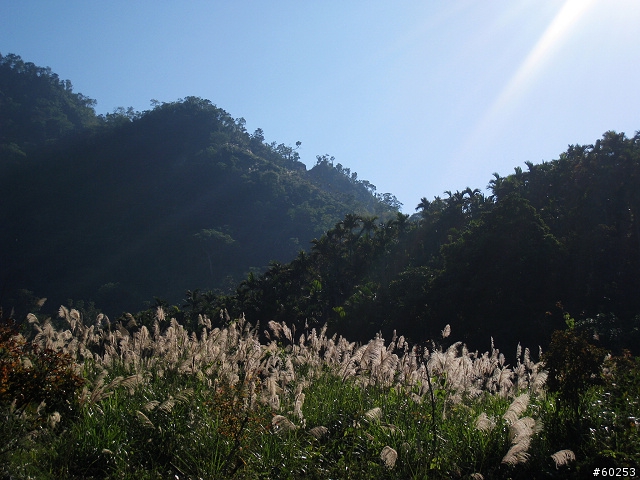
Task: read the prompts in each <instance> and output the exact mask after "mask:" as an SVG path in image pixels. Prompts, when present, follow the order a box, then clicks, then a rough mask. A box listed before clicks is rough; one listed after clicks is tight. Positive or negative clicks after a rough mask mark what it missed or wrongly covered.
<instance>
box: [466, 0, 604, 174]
mask: <svg viewBox="0 0 640 480" xmlns="http://www.w3.org/2000/svg"><path fill="white" fill-rule="evenodd" d="M594 3H595V0H566V1H565V3H564V5H563V6H562V7H561V8H560V10H559V11H558V13H557V14H556V15H555V17H554V18H553V20H552V21H551V23H550V24H549V26H548V27H547V28H546V30H545V31H544V33H543V34H542V35H541V36H540V39H539V40H538V41H537V42H536V44H535V45H534V47H533V48H532V49H531V51H530V52H529V54H528V55H527V56H526V57H525V59H524V60H523V62H522V63H521V64H520V66H519V67H518V69H517V70H516V71H515V73H514V74H513V75H512V76H511V78H510V79H509V80H508V82H507V83H506V85H505V87H504V88H503V89H502V90H501V91H500V93H499V94H498V95H497V97H496V99H495V100H494V101H493V102H492V103H491V106H490V107H489V108H488V109H487V111H486V113H485V114H484V115H483V116H482V117H481V119H480V120H479V121H478V123H477V124H476V127H475V128H474V129H473V130H472V132H471V134H470V135H469V136H468V138H467V140H466V141H465V142H463V144H462V146H461V148H460V149H459V151H458V154H457V155H455V158H465V157H466V156H468V154H469V153H470V152H471V151H473V150H475V149H476V148H477V146H478V144H480V143H485V144H486V143H487V142H489V141H490V140H492V139H493V137H494V136H495V135H496V134H497V132H499V131H501V130H502V129H501V125H503V124H504V122H506V121H507V119H508V117H509V114H510V112H511V111H513V109H514V107H515V105H516V103H517V101H518V99H519V98H521V97H522V96H523V94H524V93H525V92H526V90H527V89H528V88H529V87H530V86H531V85H532V84H533V82H534V81H535V79H536V77H537V76H539V75H540V73H541V72H542V71H543V69H544V65H545V63H547V62H548V61H549V60H550V58H551V57H552V56H553V53H554V51H556V50H557V49H558V48H559V47H560V46H561V45H562V43H563V42H564V41H565V40H566V39H567V38H568V37H569V34H570V33H571V32H572V31H573V30H575V27H576V26H577V25H578V23H579V20H580V19H581V18H582V17H583V16H584V14H585V13H586V12H587V11H588V10H589V9H590V8H591V7H592V6H593V4H594ZM454 163H455V162H454Z"/></svg>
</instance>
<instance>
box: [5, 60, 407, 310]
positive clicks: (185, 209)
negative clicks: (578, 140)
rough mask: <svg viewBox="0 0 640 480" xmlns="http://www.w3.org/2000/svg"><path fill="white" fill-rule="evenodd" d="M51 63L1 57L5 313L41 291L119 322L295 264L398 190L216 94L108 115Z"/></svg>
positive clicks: (383, 208) (389, 208) (389, 202)
mask: <svg viewBox="0 0 640 480" xmlns="http://www.w3.org/2000/svg"><path fill="white" fill-rule="evenodd" d="M94 105H95V101H93V100H91V99H89V98H88V97H85V96H84V95H82V94H78V93H74V92H73V87H72V85H71V83H70V82H69V81H68V80H65V81H62V80H60V79H59V78H58V76H57V75H56V74H55V73H53V72H52V71H51V70H50V69H49V68H42V67H38V66H36V65H34V64H32V63H28V62H24V61H23V60H22V59H21V58H20V57H19V56H17V55H6V56H1V55H0V178H1V179H2V191H3V195H2V198H3V200H2V202H0V225H1V226H2V228H1V229H0V305H2V306H4V307H5V309H8V308H10V307H12V306H14V305H21V304H24V303H25V301H26V300H28V298H25V297H29V296H30V295H31V294H30V293H28V292H26V291H30V292H33V294H34V295H35V296H42V297H45V296H46V297H49V299H50V303H53V304H54V305H56V304H59V303H66V302H67V299H69V298H71V299H75V300H79V299H83V300H85V301H86V300H94V301H95V302H96V304H97V305H98V307H100V308H102V309H104V310H106V311H108V312H110V313H111V314H112V315H113V314H117V313H119V312H121V311H123V310H134V311H135V310H139V309H140V308H143V305H144V304H143V301H149V300H150V301H153V298H154V296H157V297H160V298H163V299H166V300H168V301H171V302H179V301H180V300H181V299H182V298H184V295H185V291H186V290H187V289H197V288H200V289H225V288H228V287H229V286H230V285H235V284H236V283H237V282H239V281H240V280H241V279H242V278H246V275H247V274H248V272H249V271H252V270H256V271H261V270H263V269H264V268H266V266H267V265H268V264H269V262H270V261H272V260H277V261H283V262H284V261H289V260H291V259H293V258H294V257H295V255H296V254H297V253H298V251H299V250H300V249H308V248H309V246H310V243H309V242H310V240H312V239H313V238H315V237H320V236H321V235H322V233H323V232H324V231H326V230H328V229H329V228H331V227H332V226H333V225H334V224H335V223H336V222H337V221H339V220H340V219H341V218H342V217H343V216H344V215H345V214H347V213H354V212H356V213H359V214H366V215H378V216H380V217H382V218H384V217H385V216H390V215H394V214H395V208H397V206H398V204H397V201H396V200H395V197H393V196H392V195H389V194H378V193H376V192H375V186H373V185H372V184H370V183H369V182H366V181H362V180H359V179H358V178H357V175H356V174H355V173H351V172H350V171H349V170H348V169H346V168H343V167H342V166H341V165H339V164H338V165H334V162H333V159H329V157H328V156H326V155H325V156H319V157H318V161H317V164H316V166H315V167H314V168H312V169H310V170H309V171H307V169H306V167H305V165H304V164H303V163H301V162H300V157H299V155H298V152H297V151H296V149H297V146H299V145H296V147H292V146H287V145H284V144H276V143H275V142H273V143H267V142H266V141H265V139H264V134H263V132H262V130H260V129H258V130H256V131H255V132H254V133H253V134H250V133H248V132H247V131H246V128H245V121H244V119H242V118H240V119H234V118H232V117H231V116H230V115H229V114H228V113H227V112H225V111H224V110H222V109H221V108H218V107H216V106H215V105H214V104H212V103H211V102H210V101H208V100H204V99H201V98H195V97H187V98H185V99H184V100H180V101H176V102H172V103H158V104H156V105H155V106H154V108H153V109H152V110H150V111H145V112H134V111H133V110H132V109H129V110H125V109H120V110H118V111H116V112H114V113H113V114H107V115H105V116H98V115H96V113H95V111H94V108H93V107H94Z"/></svg>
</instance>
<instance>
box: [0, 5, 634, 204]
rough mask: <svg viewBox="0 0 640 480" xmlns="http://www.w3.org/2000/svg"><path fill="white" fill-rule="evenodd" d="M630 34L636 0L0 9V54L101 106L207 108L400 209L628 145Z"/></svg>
mask: <svg viewBox="0 0 640 480" xmlns="http://www.w3.org/2000/svg"><path fill="white" fill-rule="evenodd" d="M638 25H640V1H639V0H565V1H561V0H492V1H491V2H478V1H475V0H451V1H439V2H437V1H428V2H425V1H422V0H415V1H411V0H407V1H403V2H388V1H385V0H367V1H352V2H343V1H337V0H323V1H316V2H313V1H308V2H307V1H302V2H301V1H297V0H286V1H284V0H283V1H273V2H262V1H211V0H190V1H186V2H172V1H168V0H137V1H131V0H110V1H109V2H88V1H86V0H65V1H64V2H63V1H58V2H56V1H51V0H25V1H21V2H13V1H9V0H0V53H2V54H3V55H4V54H7V53H16V54H18V55H20V56H22V58H23V59H24V60H25V61H31V62H33V63H35V64H37V65H40V66H49V67H51V68H52V69H53V71H55V72H56V73H58V74H59V75H60V77H61V78H63V79H69V80H71V82H72V83H73V85H74V90H75V91H77V92H81V93H83V94H84V95H87V96H89V97H91V98H95V99H96V100H97V101H98V106H97V110H98V112H99V113H106V112H110V111H113V109H114V108H116V107H119V106H123V107H129V106H132V107H134V108H135V109H136V110H146V109H149V108H151V107H150V101H151V99H157V100H159V101H165V102H170V101H174V100H177V99H179V98H184V97H186V96H190V95H194V96H199V97H203V98H207V99H209V100H211V101H212V102H213V103H215V104H216V105H218V106H219V107H221V108H224V109H225V110H226V111H228V112H229V113H230V114H231V115H233V116H234V117H244V118H246V120H247V128H248V130H249V131H251V132H252V131H253V130H255V129H256V128H262V129H263V130H264V133H265V137H266V140H267V141H277V142H278V143H285V144H289V145H292V146H293V145H294V144H295V142H296V141H298V140H300V141H301V142H302V147H301V149H300V154H301V156H302V160H303V161H304V162H305V163H306V164H307V166H308V167H311V166H313V165H314V164H315V157H316V155H320V154H324V153H328V154H330V155H334V156H335V157H336V161H337V162H340V163H342V165H344V166H345V167H349V168H351V170H352V171H356V172H358V176H359V178H362V179H366V180H369V181H370V182H372V183H373V184H375V185H377V187H378V191H379V192H381V193H383V192H391V193H393V194H394V195H396V196H397V197H398V199H399V200H400V201H401V202H403V203H404V211H405V212H406V213H412V212H413V211H414V208H415V206H416V205H417V204H418V203H419V201H420V198H421V197H427V198H428V199H432V198H433V197H434V196H436V195H442V194H443V192H444V191H445V190H452V191H455V190H461V189H464V188H465V187H467V186H469V187H471V188H481V189H484V188H485V187H486V185H487V183H488V182H489V180H490V179H491V178H492V174H493V172H497V173H500V174H501V175H507V174H509V173H512V172H513V168H514V167H517V166H521V167H524V162H525V161H531V162H533V163H540V162H542V161H543V160H546V161H550V160H553V159H555V158H557V157H558V155H559V154H560V153H561V152H563V151H564V150H566V148H567V145H568V144H589V143H593V142H595V140H596V139H598V138H599V137H600V136H601V135H602V134H603V133H604V132H605V131H607V130H616V131H619V132H625V133H627V135H629V136H631V135H634V134H635V132H636V131H637V130H640V89H639V88H638V85H640V68H639V67H638V65H639V64H640V62H639V61H640V28H638ZM524 168H526V167H524Z"/></svg>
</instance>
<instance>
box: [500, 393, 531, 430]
mask: <svg viewBox="0 0 640 480" xmlns="http://www.w3.org/2000/svg"><path fill="white" fill-rule="evenodd" d="M528 406H529V394H527V393H523V394H521V395H519V396H518V397H516V399H515V400H514V401H513V402H512V403H511V405H510V406H509V408H508V409H507V411H506V412H505V414H504V415H503V417H502V418H504V419H505V420H506V421H507V422H508V423H509V424H510V425H513V424H514V423H516V421H517V420H518V418H520V415H522V413H523V412H524V411H525V410H526V409H527V407H528Z"/></svg>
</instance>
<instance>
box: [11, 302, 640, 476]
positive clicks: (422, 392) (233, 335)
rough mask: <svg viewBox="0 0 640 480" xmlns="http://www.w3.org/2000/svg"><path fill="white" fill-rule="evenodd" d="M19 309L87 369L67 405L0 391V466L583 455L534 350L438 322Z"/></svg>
mask: <svg viewBox="0 0 640 480" xmlns="http://www.w3.org/2000/svg"><path fill="white" fill-rule="evenodd" d="M28 320H29V321H28V322H25V324H24V326H25V328H28V330H24V331H22V332H21V334H20V339H21V340H20V341H21V342H22V343H20V345H22V346H23V347H24V346H30V347H29V348H30V349H31V350H29V352H31V353H29V355H32V356H33V354H34V353H33V352H36V353H37V352H44V351H48V352H57V354H59V355H62V356H64V358H65V359H68V365H67V366H68V369H67V370H64V371H62V370H61V372H62V373H59V374H58V375H59V376H64V375H69V376H71V377H72V378H76V376H77V378H80V379H82V381H81V382H80V383H77V384H74V385H76V386H75V387H74V388H73V391H69V389H66V390H64V391H63V392H64V394H65V395H66V396H65V397H64V398H65V400H64V404H61V403H60V402H58V403H57V404H55V402H54V398H53V396H54V393H55V395H57V397H56V399H58V400H59V398H60V392H61V390H59V389H58V390H51V392H52V393H51V397H52V399H51V401H50V402H49V403H50V404H51V405H54V404H55V405H58V404H61V405H62V407H64V408H58V409H56V410H53V409H52V408H51V405H50V406H49V408H46V405H47V403H48V400H47V399H46V398H45V399H43V400H42V401H41V402H40V403H39V404H38V405H29V402H26V401H25V402H22V403H20V401H19V400H18V401H16V399H11V401H9V397H8V396H7V395H5V397H0V398H5V401H4V403H1V404H0V407H1V408H2V411H1V414H2V416H3V417H4V419H3V420H4V422H3V426H2V427H0V438H9V437H7V435H10V438H11V441H8V440H0V472H1V473H2V474H3V475H4V478H25V479H27V478H38V479H40V478H43V479H48V478H51V479H53V478H56V479H57V478H70V479H73V478H77V479H80V478H83V479H86V478H92V479H107V478H119V479H122V478H124V479H129V478H130V479H134V478H135V479H140V478H143V479H144V478H149V479H151V478H154V479H156V478H167V479H219V478H242V479H278V478H286V479H296V478H317V479H328V478H334V479H338V478H345V479H347V478H349V479H353V478H367V479H368V478H380V479H395V478H397V479H407V478H415V479H422V478H436V479H438V478H442V479H444V478H447V479H450V478H474V479H490V478H580V477H579V476H576V475H579V474H580V472H579V470H580V468H579V466H580V464H581V463H580V462H582V463H584V462H585V461H586V460H585V459H584V458H580V452H574V451H573V450H572V449H571V447H572V446H571V445H568V444H558V442H563V441H564V440H565V439H566V438H570V436H569V435H565V436H564V437H563V436H562V435H558V433H559V432H561V431H564V430H562V428H565V427H563V425H562V412H561V409H560V407H559V405H561V404H559V403H558V402H557V398H555V397H554V395H553V394H552V393H550V392H548V391H547V390H546V387H545V384H546V380H547V375H548V373H547V371H546V370H545V366H544V365H543V363H542V362H541V361H540V359H539V358H538V359H537V360H534V359H533V358H532V355H531V353H530V351H529V349H527V348H524V349H522V348H520V347H519V348H518V350H517V352H513V356H512V357H510V356H509V355H508V354H506V353H504V352H500V351H499V350H498V349H497V348H494V346H493V345H491V348H490V349H489V350H488V351H487V352H482V353H481V352H475V351H474V352H471V351H468V350H467V348H466V346H465V345H463V344H461V343H459V342H452V341H450V340H448V338H446V337H448V336H449V333H450V328H449V327H448V326H447V327H445V328H444V330H443V338H441V339H437V340H435V341H433V342H430V343H429V344H425V345H411V344H410V343H409V342H407V341H406V339H405V338H404V337H402V336H399V337H398V336H395V335H394V336H393V338H391V339H388V340H387V339H384V338H382V337H380V336H377V337H376V338H373V339H371V340H370V341H369V342H368V343H366V344H356V343H353V342H350V341H348V339H345V338H343V337H339V336H335V335H334V336H331V337H328V336H327V335H326V329H321V330H319V331H318V330H316V329H311V330H308V331H305V332H303V333H302V334H300V333H299V332H298V334H295V335H294V332H292V330H291V329H290V328H289V327H288V326H287V325H285V324H280V323H275V322H269V323H268V324H267V328H266V329H265V330H259V328H258V327H256V326H254V325H250V324H249V323H247V322H246V321H245V320H244V319H238V320H235V321H227V326H226V327H224V328H213V327H212V323H211V320H210V319H208V318H206V317H200V320H199V326H198V329H197V331H191V332H190V331H187V330H186V329H185V328H184V327H183V326H182V325H180V324H179V323H178V322H177V321H176V320H175V319H170V318H166V315H165V312H164V311H163V310H162V308H158V311H157V313H156V318H155V323H154V324H153V325H152V327H151V328H147V327H146V326H138V325H137V324H136V321H135V319H134V317H132V316H129V317H128V320H127V322H126V324H124V322H120V323H115V324H114V323H113V322H110V321H109V319H108V318H107V317H105V316H104V315H99V316H98V317H97V318H95V319H91V320H90V319H84V318H82V316H81V314H80V313H79V312H78V311H77V310H73V309H71V310H69V309H67V308H65V307H61V308H60V311H59V318H58V319H38V318H37V317H36V316H35V315H30V316H29V319H28ZM89 320H90V321H89ZM453 334H455V332H454V333H453ZM7 338H9V337H7ZM11 338H12V339H13V340H12V341H17V340H16V339H17V338H18V336H17V335H14V336H13V337H11ZM5 340H6V339H5ZM444 342H446V343H444ZM21 348H22V347H21ZM6 351H7V352H8V351H9V350H6ZM25 351H26V350H25ZM2 352H3V350H2V349H0V354H2ZM20 355H22V354H19V355H18V357H20ZM5 356H6V355H5ZM27 357H28V355H27V354H26V353H25V354H24V355H22V357H20V358H22V360H20V362H27V361H29V358H27ZM2 358H4V357H2ZM16 358H17V357H16ZM3 361H4V360H3ZM14 363H15V362H14ZM65 372H66V373H65ZM71 377H70V378H71ZM7 378H9V377H7ZM7 385H9V386H11V388H13V392H14V393H15V395H16V398H17V397H19V396H20V395H22V393H21V391H20V388H19V387H18V386H16V385H13V384H10V383H7ZM5 390H7V389H6V388H5ZM8 391H9V390H7V392H8ZM7 392H5V393H7ZM594 395H595V394H594ZM594 398H596V397H594ZM56 408H57V407H56ZM631 461H633V457H631Z"/></svg>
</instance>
